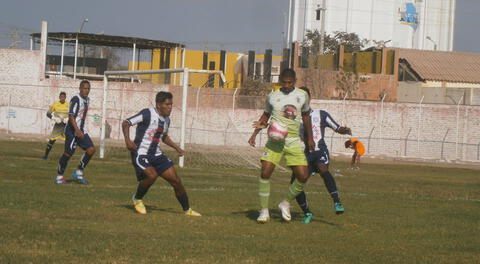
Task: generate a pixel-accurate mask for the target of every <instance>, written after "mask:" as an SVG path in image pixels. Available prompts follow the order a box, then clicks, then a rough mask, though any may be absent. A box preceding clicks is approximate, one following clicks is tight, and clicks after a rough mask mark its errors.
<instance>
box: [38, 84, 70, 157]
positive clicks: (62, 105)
mask: <svg viewBox="0 0 480 264" xmlns="http://www.w3.org/2000/svg"><path fill="white" fill-rule="evenodd" d="M58 99H59V100H58V101H56V102H55V103H53V104H52V105H50V107H49V108H48V111H47V117H48V118H50V119H52V120H53V121H55V125H54V126H53V130H52V133H51V134H50V139H49V141H48V143H47V148H46V149H45V155H44V156H43V157H42V158H41V159H42V160H46V159H47V158H48V153H50V150H52V147H53V144H55V141H57V139H62V140H65V125H66V124H65V123H66V121H67V120H68V102H65V99H67V94H66V93H65V92H60V95H59V96H58Z"/></svg>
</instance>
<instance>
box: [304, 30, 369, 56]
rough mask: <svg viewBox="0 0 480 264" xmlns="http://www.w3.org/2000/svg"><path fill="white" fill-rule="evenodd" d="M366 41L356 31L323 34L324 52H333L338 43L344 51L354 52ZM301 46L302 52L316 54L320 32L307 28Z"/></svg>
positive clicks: (364, 44)
mask: <svg viewBox="0 0 480 264" xmlns="http://www.w3.org/2000/svg"><path fill="white" fill-rule="evenodd" d="M368 43H369V41H368V40H367V39H361V38H360V37H359V36H358V35H357V34H356V33H347V32H341V31H334V32H333V34H332V35H330V34H328V35H326V36H325V44H324V53H335V52H337V50H338V47H339V46H340V45H343V46H344V47H345V52H348V53H351V52H356V51H360V50H362V49H363V48H364V47H365V46H366V45H367V44H368ZM302 48H303V52H307V54H309V55H318V54H319V49H320V32H319V31H318V30H316V29H315V30H313V31H312V30H307V33H306V34H305V40H304V41H303V42H302Z"/></svg>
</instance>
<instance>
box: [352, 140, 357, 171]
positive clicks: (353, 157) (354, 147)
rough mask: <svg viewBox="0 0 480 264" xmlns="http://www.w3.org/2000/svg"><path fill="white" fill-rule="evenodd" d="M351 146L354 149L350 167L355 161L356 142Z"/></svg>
mask: <svg viewBox="0 0 480 264" xmlns="http://www.w3.org/2000/svg"><path fill="white" fill-rule="evenodd" d="M352 148H353V150H354V152H353V155H352V162H351V165H352V167H353V166H354V165H355V162H356V161H357V157H358V156H359V155H358V152H357V142H355V143H353V145H352Z"/></svg>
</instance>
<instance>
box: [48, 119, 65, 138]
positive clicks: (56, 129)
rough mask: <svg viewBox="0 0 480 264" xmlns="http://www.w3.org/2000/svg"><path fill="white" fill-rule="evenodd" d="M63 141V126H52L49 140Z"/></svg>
mask: <svg viewBox="0 0 480 264" xmlns="http://www.w3.org/2000/svg"><path fill="white" fill-rule="evenodd" d="M57 139H61V140H65V124H63V123H61V124H55V125H54V126H53V130H52V134H50V140H57Z"/></svg>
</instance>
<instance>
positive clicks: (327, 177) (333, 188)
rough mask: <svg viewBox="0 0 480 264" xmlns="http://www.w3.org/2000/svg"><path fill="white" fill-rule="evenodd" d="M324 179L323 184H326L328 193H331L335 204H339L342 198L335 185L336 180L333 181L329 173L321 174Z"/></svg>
mask: <svg viewBox="0 0 480 264" xmlns="http://www.w3.org/2000/svg"><path fill="white" fill-rule="evenodd" d="M320 175H322V178H323V182H324V183H325V187H327V191H328V192H329V193H330V196H331V197H332V199H333V202H335V203H339V202H340V197H338V191H337V185H336V183H335V179H333V177H332V174H330V172H329V171H326V172H322V173H320Z"/></svg>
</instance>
